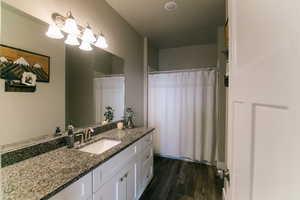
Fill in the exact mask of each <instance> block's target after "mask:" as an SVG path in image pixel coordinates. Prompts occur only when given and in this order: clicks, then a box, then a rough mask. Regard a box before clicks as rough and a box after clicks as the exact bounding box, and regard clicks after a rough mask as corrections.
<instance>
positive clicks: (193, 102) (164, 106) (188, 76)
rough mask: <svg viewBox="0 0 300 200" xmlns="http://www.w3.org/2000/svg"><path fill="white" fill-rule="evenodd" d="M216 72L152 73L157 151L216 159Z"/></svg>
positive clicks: (152, 115)
mask: <svg viewBox="0 0 300 200" xmlns="http://www.w3.org/2000/svg"><path fill="white" fill-rule="evenodd" d="M215 95H216V72H215V71H212V70H206V71H204V70H203V71H191V72H173V73H165V74H150V75H149V108H148V109H149V111H148V115H149V116H148V120H149V126H151V127H155V128H156V130H157V134H155V136H154V146H155V151H156V153H159V154H162V155H167V156H173V157H181V158H188V159H191V160H196V161H208V162H212V161H214V159H215V150H216V133H215V130H216V128H215V125H216V121H215V120H216V115H215V103H216V96H215Z"/></svg>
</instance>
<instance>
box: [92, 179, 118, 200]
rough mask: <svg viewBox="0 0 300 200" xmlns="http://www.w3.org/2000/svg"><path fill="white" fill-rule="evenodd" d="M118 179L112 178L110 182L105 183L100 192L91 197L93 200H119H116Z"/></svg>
mask: <svg viewBox="0 0 300 200" xmlns="http://www.w3.org/2000/svg"><path fill="white" fill-rule="evenodd" d="M117 187H118V179H117V177H113V178H112V179H111V180H110V181H108V182H106V183H105V184H104V185H103V186H102V187H101V188H100V190H98V191H97V192H96V193H94V195H93V200H119V199H118V192H117Z"/></svg>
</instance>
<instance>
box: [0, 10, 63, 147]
mask: <svg viewBox="0 0 300 200" xmlns="http://www.w3.org/2000/svg"><path fill="white" fill-rule="evenodd" d="M1 14H2V17H1V18H2V22H1V23H2V27H1V37H2V42H3V43H4V44H6V45H9V46H12V47H17V48H21V49H25V50H28V51H32V52H36V53H40V54H44V55H48V56H50V58H51V60H50V82H49V83H37V91H36V92H35V93H21V92H18V93H9V92H4V80H3V79H0V99H1V104H0V110H1V115H0V122H1V126H0V134H1V140H0V145H1V144H8V143H12V142H17V141H20V140H25V139H29V138H32V137H37V136H40V135H45V134H51V133H52V132H53V131H54V129H55V127H56V126H61V127H64V126H65V46H64V44H63V43H62V42H61V41H57V40H51V39H48V38H46V37H45V31H46V30H47V27H48V26H47V25H46V24H45V23H44V22H42V21H40V20H37V19H35V18H33V17H31V16H29V15H27V14H24V13H21V12H19V11H16V10H15V9H13V8H11V7H8V6H5V5H3V6H2V12H1ZM29 27H30V28H29Z"/></svg>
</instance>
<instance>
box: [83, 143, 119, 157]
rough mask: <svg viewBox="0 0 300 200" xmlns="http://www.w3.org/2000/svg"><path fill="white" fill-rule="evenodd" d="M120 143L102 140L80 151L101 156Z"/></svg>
mask: <svg viewBox="0 0 300 200" xmlns="http://www.w3.org/2000/svg"><path fill="white" fill-rule="evenodd" d="M120 143H121V141H119V140H111V139H101V140H99V141H97V142H94V143H92V144H90V145H88V146H85V147H83V148H81V149H79V150H80V151H83V152H88V153H93V154H101V153H103V152H105V151H107V150H109V149H111V148H112V147H114V146H116V145H118V144H120Z"/></svg>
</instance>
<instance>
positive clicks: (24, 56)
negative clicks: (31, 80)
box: [0, 44, 50, 83]
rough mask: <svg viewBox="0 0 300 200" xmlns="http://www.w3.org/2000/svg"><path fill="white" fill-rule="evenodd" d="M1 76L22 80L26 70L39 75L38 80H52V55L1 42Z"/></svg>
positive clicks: (46, 81) (7, 78)
mask: <svg viewBox="0 0 300 200" xmlns="http://www.w3.org/2000/svg"><path fill="white" fill-rule="evenodd" d="M0 58H1V59H0V78H2V79H5V80H21V79H22V74H23V73H24V72H31V73H33V74H35V75H36V76H37V78H36V82H45V83H49V82H50V56H46V55H43V54H39V53H35V52H31V51H27V50H24V49H20V48H15V47H11V46H7V45H4V44H0Z"/></svg>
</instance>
